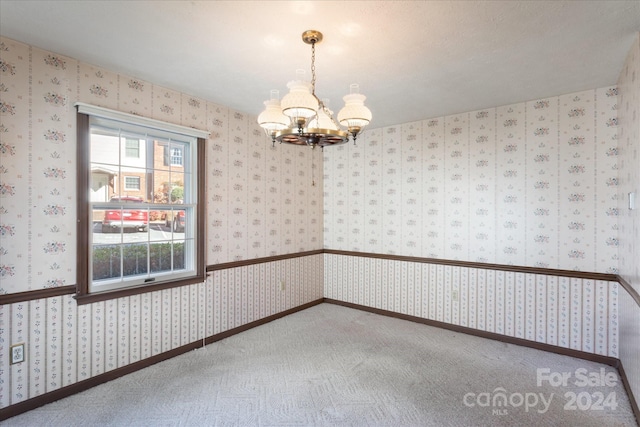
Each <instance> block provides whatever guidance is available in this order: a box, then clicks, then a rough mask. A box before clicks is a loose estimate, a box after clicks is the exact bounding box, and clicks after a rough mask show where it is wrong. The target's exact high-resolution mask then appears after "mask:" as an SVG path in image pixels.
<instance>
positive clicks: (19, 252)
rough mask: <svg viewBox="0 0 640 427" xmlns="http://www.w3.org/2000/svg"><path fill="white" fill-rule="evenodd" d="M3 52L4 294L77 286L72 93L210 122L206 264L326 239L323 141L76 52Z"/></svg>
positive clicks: (11, 46) (17, 46)
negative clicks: (274, 135) (272, 139)
mask: <svg viewBox="0 0 640 427" xmlns="http://www.w3.org/2000/svg"><path fill="white" fill-rule="evenodd" d="M0 53H1V56H0V61H1V63H0V75H1V76H2V80H1V83H0V95H1V101H0V102H1V104H0V161H1V164H0V178H1V181H0V214H1V216H0V233H1V235H0V237H1V238H2V241H1V244H0V251H1V253H2V258H1V260H0V274H1V277H2V283H1V284H0V294H4V293H14V292H23V291H29V290H36V289H43V288H51V287H59V286H66V285H73V284H75V281H76V277H75V254H76V250H77V248H76V241H75V227H76V221H75V215H76V187H75V174H76V168H75V156H76V147H75V140H76V134H75V132H76V131H75V114H76V112H75V108H74V107H73V104H74V103H75V102H84V103H88V104H93V105H98V106H101V107H106V108H111V109H114V110H118V111H124V112H127V113H132V114H137V115H141V116H145V117H150V118H153V119H157V120H162V121H166V122H169V123H175V124H179V125H183V126H190V127H196V128H198V129H204V130H208V131H210V132H211V136H210V139H209V141H208V142H207V200H206V203H207V209H208V210H207V211H208V213H209V217H208V218H207V260H206V262H207V264H208V265H211V264H219V263H224V262H229V261H238V260H245V259H253V258H261V257H267V256H273V255H281V254H289V253H295V252H302V251H308V250H314V249H320V248H321V246H322V220H321V216H322V206H321V203H320V200H321V199H322V174H321V173H320V168H321V165H322V157H321V154H320V153H319V151H318V152H314V151H311V150H300V149H299V148H298V147H290V146H283V145H279V146H277V147H272V146H271V144H270V143H269V142H268V139H267V137H266V136H265V135H264V133H263V131H262V130H261V128H260V127H259V126H258V124H257V123H256V120H255V118H253V117H249V116H247V115H246V114H244V113H241V112H237V111H233V110H230V109H229V108H227V107H223V106H220V105H216V104H213V103H210V102H207V101H204V100H202V99H199V98H197V97H194V96H190V95H187V94H182V93H179V92H176V91H173V90H170V89H167V88H163V87H160V86H157V85H154V84H152V83H149V82H145V81H142V80H139V79H136V78H132V77H129V76H124V75H119V74H116V73H113V72H110V71H107V70H104V69H101V68H97V67H94V66H92V65H89V64H85V63H82V62H79V61H77V60H74V59H72V58H67V57H64V56H61V55H56V54H53V53H51V52H47V51H43V50H40V49H37V48H35V47H31V46H27V45H24V44H22V43H18V42H15V41H13V40H10V39H4V38H3V39H0ZM316 170H317V173H316ZM314 180H315V185H312V184H313V182H314Z"/></svg>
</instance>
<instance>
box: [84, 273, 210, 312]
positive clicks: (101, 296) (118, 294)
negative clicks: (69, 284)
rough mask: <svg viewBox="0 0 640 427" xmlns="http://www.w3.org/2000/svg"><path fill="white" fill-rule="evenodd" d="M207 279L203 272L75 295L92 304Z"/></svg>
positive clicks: (85, 302)
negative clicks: (166, 280)
mask: <svg viewBox="0 0 640 427" xmlns="http://www.w3.org/2000/svg"><path fill="white" fill-rule="evenodd" d="M204 280H205V276H204V275H203V274H199V275H197V276H193V277H189V278H186V279H181V280H174V281H168V282H164V283H157V284H153V285H140V286H135V287H131V288H123V289H116V290H111V291H104V292H94V293H90V294H79V293H78V294H76V295H75V296H74V298H75V300H76V302H77V303H78V305H84V304H91V303H94V302H100V301H109V300H112V299H117V298H122V297H128V296H132V295H140V294H146V293H148V292H156V291H161V290H163V289H171V288H178V287H181V286H188V285H193V284H196V283H202V282H204Z"/></svg>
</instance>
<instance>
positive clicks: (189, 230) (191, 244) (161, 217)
mask: <svg viewBox="0 0 640 427" xmlns="http://www.w3.org/2000/svg"><path fill="white" fill-rule="evenodd" d="M89 145H90V175H91V176H90V179H89V182H90V193H91V195H90V198H89V204H90V206H89V217H90V218H89V224H90V229H91V230H90V233H89V246H90V249H89V250H90V258H89V264H90V265H89V269H90V273H89V277H90V281H89V292H90V293H93V292H100V291H105V290H113V289H120V288H126V287H131V286H141V285H145V284H150V283H158V282H163V281H170V280H177V279H181V278H185V277H191V276H195V275H196V274H197V273H198V272H197V271H196V266H197V262H196V255H197V253H196V248H197V245H196V243H197V242H196V237H195V236H197V234H198V233H196V230H195V227H196V224H197V221H196V217H197V212H198V210H197V207H198V202H199V201H198V191H197V190H198V189H197V179H196V173H195V172H196V164H195V159H196V158H197V139H196V138H195V137H189V136H184V135H180V134H173V133H171V132H166V131H161V130H155V129H150V128H146V127H143V126H138V125H135V124H129V123H123V122H120V121H116V120H109V119H104V118H99V117H93V116H92V117H91V118H90V120H89Z"/></svg>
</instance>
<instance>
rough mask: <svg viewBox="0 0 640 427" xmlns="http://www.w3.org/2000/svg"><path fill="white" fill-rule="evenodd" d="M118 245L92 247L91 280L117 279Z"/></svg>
mask: <svg viewBox="0 0 640 427" xmlns="http://www.w3.org/2000/svg"><path fill="white" fill-rule="evenodd" d="M121 260H122V258H121V256H120V245H94V246H93V266H92V268H93V280H105V279H116V278H117V279H119V278H120V267H121Z"/></svg>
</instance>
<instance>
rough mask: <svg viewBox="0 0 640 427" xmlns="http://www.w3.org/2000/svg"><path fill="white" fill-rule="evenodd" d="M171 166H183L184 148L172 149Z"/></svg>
mask: <svg viewBox="0 0 640 427" xmlns="http://www.w3.org/2000/svg"><path fill="white" fill-rule="evenodd" d="M171 166H182V148H171Z"/></svg>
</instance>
